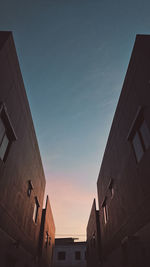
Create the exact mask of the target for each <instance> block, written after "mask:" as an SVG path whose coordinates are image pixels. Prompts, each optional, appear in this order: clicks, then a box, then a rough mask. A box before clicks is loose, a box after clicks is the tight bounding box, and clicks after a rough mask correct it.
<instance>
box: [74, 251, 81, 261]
mask: <svg viewBox="0 0 150 267" xmlns="http://www.w3.org/2000/svg"><path fill="white" fill-rule="evenodd" d="M75 259H76V260H81V252H80V251H75Z"/></svg>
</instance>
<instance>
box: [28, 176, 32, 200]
mask: <svg viewBox="0 0 150 267" xmlns="http://www.w3.org/2000/svg"><path fill="white" fill-rule="evenodd" d="M32 190H33V184H32V181H31V180H28V188H27V196H28V197H29V198H30V196H31V193H32Z"/></svg>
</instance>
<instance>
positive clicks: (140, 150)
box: [131, 120, 150, 162]
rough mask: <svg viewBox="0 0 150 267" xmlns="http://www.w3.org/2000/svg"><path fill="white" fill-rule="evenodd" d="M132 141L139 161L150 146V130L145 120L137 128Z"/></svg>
mask: <svg viewBox="0 0 150 267" xmlns="http://www.w3.org/2000/svg"><path fill="white" fill-rule="evenodd" d="M131 142H132V146H133V149H134V153H135V156H136V160H137V162H139V161H140V160H141V158H142V157H143V155H144V152H145V151H146V150H147V149H148V148H149V146H150V132H149V129H148V127H147V125H146V122H145V121H144V120H143V121H142V122H141V124H140V125H139V127H138V128H137V129H136V132H135V133H134V135H133V137H132V139H131Z"/></svg>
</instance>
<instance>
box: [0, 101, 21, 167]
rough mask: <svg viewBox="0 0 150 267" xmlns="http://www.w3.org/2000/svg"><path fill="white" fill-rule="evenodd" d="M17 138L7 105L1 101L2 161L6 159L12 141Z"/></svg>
mask: <svg viewBox="0 0 150 267" xmlns="http://www.w3.org/2000/svg"><path fill="white" fill-rule="evenodd" d="M16 139H17V138H16V135H15V133H14V130H13V128H12V125H11V123H10V119H9V116H8V113H7V110H6V107H5V105H4V104H2V103H0V159H1V160H2V161H4V162H5V161H6V158H7V155H8V152H9V149H10V146H11V143H12V142H13V141H15V140H16Z"/></svg>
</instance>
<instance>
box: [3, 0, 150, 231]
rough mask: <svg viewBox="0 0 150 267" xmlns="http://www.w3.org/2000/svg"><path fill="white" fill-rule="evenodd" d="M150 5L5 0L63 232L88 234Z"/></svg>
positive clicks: (149, 21)
mask: <svg viewBox="0 0 150 267" xmlns="http://www.w3.org/2000/svg"><path fill="white" fill-rule="evenodd" d="M149 10H150V2H149V1H145V0H143V1H141V0H140V1H139V0H133V1H132V0H130V1H129V0H126V1H122V0H114V1H112V0H105V1H103V0H102V1H100V0H99V1H98V0H54V1H51V0H37V1H33V0H30V1H27V0H26V1H20V0H13V1H11V0H9V1H8V0H5V1H1V6H0V30H11V31H13V36H14V40H15V45H16V49H17V54H18V57H19V62H20V67H21V71H22V75H23V79H24V84H25V88H26V91H27V95H28V99H29V103H30V107H31V112H32V116H33V120H34V125H35V130H36V134H37V138H38V142H39V147H40V151H41V157H42V161H43V166H44V170H45V176H46V179H47V193H48V194H49V195H50V200H51V204H52V210H53V214H54V220H55V224H56V233H57V234H59V233H61V234H64V235H65V234H69V235H70V234H72V235H78V234H81V235H82V234H85V230H86V225H87V222H88V217H89V214H90V209H91V205H92V201H93V198H94V197H95V196H96V181H97V177H98V173H99V169H100V164H101V160H102V156H103V153H104V149H105V146H106V142H107V138H108V134H109V130H110V126H111V122H112V118H113V115H114V111H115V108H116V105H117V101H118V97H119V94H120V92H121V87H122V84H123V80H124V77H125V73H126V70H127V66H128V62H129V59H130V55H131V51H132V48H133V44H134V40H135V36H136V34H137V33H143V34H149V32H150V16H149Z"/></svg>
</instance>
